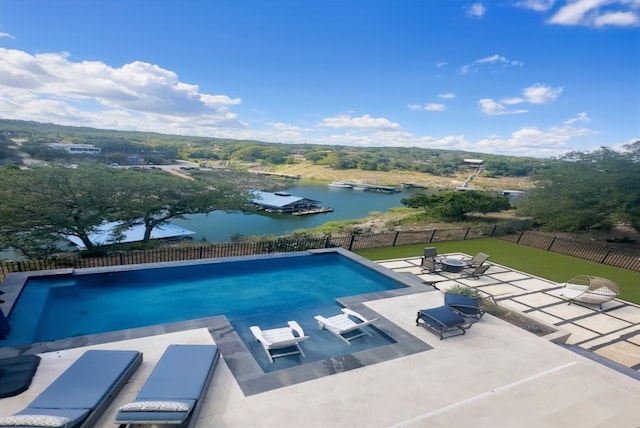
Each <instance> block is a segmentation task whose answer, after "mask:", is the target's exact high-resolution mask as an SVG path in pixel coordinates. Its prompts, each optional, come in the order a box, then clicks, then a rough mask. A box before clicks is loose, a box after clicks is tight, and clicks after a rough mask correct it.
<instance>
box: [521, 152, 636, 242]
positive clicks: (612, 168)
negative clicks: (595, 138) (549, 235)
mask: <svg viewBox="0 0 640 428" xmlns="http://www.w3.org/2000/svg"><path fill="white" fill-rule="evenodd" d="M624 149H625V150H624V151H620V152H618V151H614V150H612V149H609V148H606V147H602V148H600V149H598V150H595V151H593V152H587V153H583V152H572V153H568V154H566V155H565V156H563V157H562V158H561V159H560V160H558V161H556V162H550V163H548V165H547V167H546V168H544V169H539V170H537V173H536V175H535V176H534V179H535V181H536V183H537V186H536V188H535V189H532V190H531V191H530V192H529V196H528V197H527V199H526V200H525V201H523V203H522V204H521V205H520V206H519V208H520V210H521V212H522V213H523V214H525V215H529V216H532V217H534V218H535V219H536V220H537V221H538V222H540V223H541V224H542V225H543V226H544V227H545V228H547V229H551V230H566V231H581V230H589V229H603V230H608V229H610V228H611V227H612V226H613V225H614V224H615V223H617V222H627V223H629V224H630V225H631V226H632V227H634V228H635V229H636V230H640V187H638V183H639V182H640V141H636V142H634V143H632V144H629V145H626V146H624Z"/></svg>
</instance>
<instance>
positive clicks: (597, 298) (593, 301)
mask: <svg viewBox="0 0 640 428" xmlns="http://www.w3.org/2000/svg"><path fill="white" fill-rule="evenodd" d="M562 285H564V288H563V289H562V290H561V291H560V296H561V297H563V298H565V299H566V300H568V301H569V304H571V303H572V302H580V303H586V304H588V305H598V306H599V307H600V309H602V304H603V303H606V302H609V301H611V300H613V299H615V298H616V297H618V296H619V295H620V288H619V287H618V284H616V283H615V282H613V281H611V280H608V279H606V278H600V277H597V276H590V275H577V276H574V277H573V278H571V279H570V280H569V281H567V282H566V283H564V284H562Z"/></svg>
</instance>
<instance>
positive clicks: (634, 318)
mask: <svg viewBox="0 0 640 428" xmlns="http://www.w3.org/2000/svg"><path fill="white" fill-rule="evenodd" d="M607 314H609V315H611V316H614V317H617V318H622V319H624V320H627V321H629V322H632V323H634V324H640V308H638V307H636V306H631V305H628V306H627V305H625V306H620V307H618V308H617V309H613V310H610V311H607Z"/></svg>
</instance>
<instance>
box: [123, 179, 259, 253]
mask: <svg viewBox="0 0 640 428" xmlns="http://www.w3.org/2000/svg"><path fill="white" fill-rule="evenodd" d="M127 173H128V175H129V177H127V179H126V180H125V182H124V183H122V186H123V188H122V189H121V193H122V194H123V195H124V196H125V198H124V199H123V200H122V201H121V202H120V206H119V211H120V220H126V224H129V225H130V224H132V223H133V222H135V221H137V220H140V219H142V220H143V222H144V225H145V233H144V238H143V242H148V241H149V239H150V237H151V232H152V231H153V229H154V228H155V227H158V226H161V225H163V224H167V223H168V222H169V220H171V219H176V218H183V217H184V215H186V214H199V213H209V212H211V211H214V210H223V211H235V210H239V209H241V208H242V207H243V206H244V205H245V204H246V203H247V202H248V197H247V195H246V194H245V193H243V192H239V191H237V189H236V188H235V186H233V185H231V184H230V183H222V182H218V183H216V184H215V185H207V184H206V183H204V182H200V181H195V180H187V179H184V178H179V177H175V176H172V175H167V174H166V173H164V172H161V171H140V170H137V171H131V170H130V171H128V172H127Z"/></svg>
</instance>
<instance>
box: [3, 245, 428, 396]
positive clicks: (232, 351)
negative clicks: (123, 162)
mask: <svg viewBox="0 0 640 428" xmlns="http://www.w3.org/2000/svg"><path fill="white" fill-rule="evenodd" d="M324 253H339V254H341V255H342V256H344V257H346V258H348V259H351V260H353V261H355V262H358V263H359V264H362V265H365V266H366V267H368V268H370V269H371V270H373V271H376V272H378V273H380V274H382V275H384V276H387V277H391V278H393V279H395V280H396V281H399V282H401V283H403V284H404V285H405V287H402V288H397V289H394V290H386V291H379V292H374V293H367V294H360V295H354V296H348V297H342V298H339V299H336V303H337V304H338V305H339V306H342V307H347V308H350V309H353V310H355V311H356V312H359V313H361V314H362V315H364V316H365V317H367V318H377V320H376V321H375V323H373V324H371V326H370V327H371V328H372V329H374V330H377V331H378V333H380V334H383V335H385V336H387V337H388V338H389V339H390V340H391V341H392V343H390V344H388V345H383V346H379V347H376V348H372V349H368V350H363V351H359V352H354V353H352V354H346V355H343V356H341V357H336V358H330V359H325V360H322V361H314V362H310V363H305V364H300V365H298V366H294V367H290V368H286V369H282V370H277V371H273V372H264V371H263V370H262V368H261V367H260V366H259V364H258V362H257V361H256V359H255V357H254V356H253V354H252V353H251V352H250V351H249V349H248V348H247V347H246V345H245V344H244V342H243V341H242V339H241V338H240V336H239V334H238V333H237V332H236V331H235V329H234V328H233V326H232V325H231V323H230V322H229V320H228V319H227V318H226V317H225V316H224V315H218V316H213V317H205V318H198V319H192V320H186V321H178V322H173V323H166V324H157V325H153V326H147V327H138V328H131V329H125V330H118V331H113V332H107V333H99V334H93V335H86V336H77V337H70V338H65V339H60V340H55V341H49V342H36V343H31V344H25V345H16V346H9V347H0V357H11V356H16V355H24V354H40V353H45V352H53V351H63V350H65V349H69V348H77V347H84V346H91V345H96V344H103V343H109V342H117V341H121V340H127V339H135V338H140V337H147V336H155V335H160V334H165V333H172V332H178V331H185V330H191V329H196V328H203V327H204V328H207V329H208V330H209V333H210V334H211V336H212V338H213V340H214V342H215V343H216V344H217V345H218V347H219V348H220V352H221V353H222V356H223V358H224V360H225V362H226V363H227V365H228V366H229V368H230V370H231V372H232V373H233V375H234V377H235V379H236V381H237V382H238V384H239V386H240V388H241V390H242V392H243V393H244V394H245V395H246V396H250V395H254V394H259V393H262V392H266V391H270V390H273V389H277V388H282V387H285V386H289V385H293V384H296V383H301V382H306V381H310V380H313V379H318V378H321V377H325V376H329V375H334V374H337V373H343V372H346V371H349V370H353V369H357V368H361V367H366V366H369V365H372V364H378V363H381V362H384V361H389V360H393V359H397V358H401V357H405V356H408V355H412V354H415V353H418V352H424V351H428V350H430V349H433V348H432V347H431V346H429V345H428V344H427V343H425V342H424V341H422V340H420V339H418V338H417V337H416V336H414V335H412V334H410V333H409V332H407V331H406V330H404V329H402V328H400V327H398V326H397V325H396V324H394V323H393V322H391V321H389V320H388V319H387V318H385V317H383V316H381V315H380V314H378V313H377V312H375V311H374V310H372V309H370V308H368V307H367V306H366V305H365V302H368V301H372V300H379V299H386V298H391V297H397V296H403V295H409V294H416V293H424V292H426V291H436V290H435V288H434V287H432V286H430V285H428V284H425V283H424V282H422V281H420V280H419V279H418V278H416V277H415V276H413V275H405V274H400V273H397V272H394V271H393V270H390V269H386V268H384V267H382V266H380V265H378V264H377V263H374V262H372V261H370V260H368V259H365V258H364V257H361V256H359V255H357V254H355V253H352V252H350V251H347V250H345V249H342V248H328V249H317V250H307V251H300V252H295V253H277V254H263V255H258V257H260V258H278V257H292V256H297V255H300V256H302V255H308V254H324ZM255 258H256V255H253V256H237V257H226V258H217V259H201V260H187V261H178V262H165V263H146V264H136V265H126V266H121V267H119V268H120V269H118V270H120V271H123V270H134V269H140V268H143V267H144V268H148V267H149V265H150V264H153V265H156V266H162V267H172V266H181V265H187V264H191V265H192V264H200V263H203V264H204V263H218V262H220V263H221V262H224V261H229V260H230V259H232V260H234V261H242V260H250V259H255ZM111 270H114V267H112V266H111V267H109V268H84V269H77V270H75V271H74V270H73V269H55V270H47V271H38V272H19V273H15V274H10V275H9V276H7V279H6V280H5V282H4V283H3V284H2V285H3V291H5V293H6V294H4V295H3V297H4V298H5V303H4V305H5V307H7V308H8V311H7V312H6V313H9V311H10V310H11V308H12V307H13V304H14V302H15V301H16V300H17V298H18V296H19V295H20V292H21V291H22V288H23V287H24V286H25V285H26V282H27V280H28V278H30V277H46V276H57V275H71V274H73V273H100V272H108V271H111ZM3 309H4V308H3ZM412 315H413V314H412Z"/></svg>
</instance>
